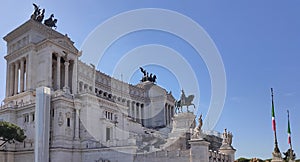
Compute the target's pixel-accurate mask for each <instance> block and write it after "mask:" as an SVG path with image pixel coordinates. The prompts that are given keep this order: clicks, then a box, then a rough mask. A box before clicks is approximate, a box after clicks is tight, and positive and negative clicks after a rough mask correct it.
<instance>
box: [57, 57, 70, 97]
mask: <svg viewBox="0 0 300 162" xmlns="http://www.w3.org/2000/svg"><path fill="white" fill-rule="evenodd" d="M62 57H63V55H62V54H59V53H56V89H57V90H59V89H61V84H60V83H61V78H60V77H61V58H62ZM69 65H70V62H69V59H68V58H66V57H64V68H65V69H64V71H65V76H64V77H65V78H64V87H63V90H64V91H65V92H68V93H69V92H70V87H69Z"/></svg>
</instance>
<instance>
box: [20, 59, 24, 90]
mask: <svg viewBox="0 0 300 162" xmlns="http://www.w3.org/2000/svg"><path fill="white" fill-rule="evenodd" d="M24 61H25V60H24V58H22V59H21V63H20V66H21V67H20V93H22V92H24Z"/></svg>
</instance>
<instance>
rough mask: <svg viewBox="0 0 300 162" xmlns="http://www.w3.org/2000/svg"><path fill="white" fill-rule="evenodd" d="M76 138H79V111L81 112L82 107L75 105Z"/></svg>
mask: <svg viewBox="0 0 300 162" xmlns="http://www.w3.org/2000/svg"><path fill="white" fill-rule="evenodd" d="M75 111H76V114H75V139H77V140H78V139H79V115H80V114H79V113H80V107H79V106H76V105H75Z"/></svg>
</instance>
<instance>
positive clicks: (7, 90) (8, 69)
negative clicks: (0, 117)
mask: <svg viewBox="0 0 300 162" xmlns="http://www.w3.org/2000/svg"><path fill="white" fill-rule="evenodd" d="M9 75H10V65H9V64H8V63H6V91H5V97H8V96H10V95H9V87H10V86H9V84H10V77H9Z"/></svg>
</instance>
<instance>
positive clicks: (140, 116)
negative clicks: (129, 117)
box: [139, 104, 142, 124]
mask: <svg viewBox="0 0 300 162" xmlns="http://www.w3.org/2000/svg"><path fill="white" fill-rule="evenodd" d="M139 123H140V124H142V106H141V104H140V105H139Z"/></svg>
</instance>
